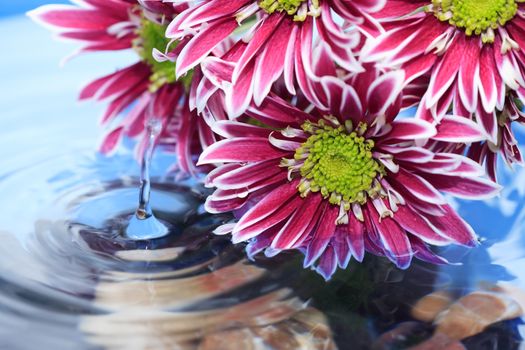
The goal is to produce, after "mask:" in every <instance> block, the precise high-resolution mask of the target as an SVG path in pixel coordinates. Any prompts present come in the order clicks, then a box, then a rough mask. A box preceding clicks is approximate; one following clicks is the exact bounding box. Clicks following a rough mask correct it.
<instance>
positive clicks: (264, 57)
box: [166, 0, 385, 116]
mask: <svg viewBox="0 0 525 350" xmlns="http://www.w3.org/2000/svg"><path fill="white" fill-rule="evenodd" d="M177 3H184V4H188V6H189V8H188V9H187V10H185V11H183V12H182V13H181V14H180V15H179V16H177V17H176V18H175V20H174V21H172V23H171V24H170V25H169V26H168V29H167V31H166V35H167V37H169V38H173V39H177V40H188V42H187V44H186V45H185V47H184V49H182V50H181V53H180V55H179V56H178V59H177V67H178V68H177V76H182V75H184V74H185V73H186V72H188V71H189V70H190V69H192V68H193V67H195V66H197V65H198V64H200V63H201V62H202V61H203V59H205V58H206V57H208V56H209V55H210V52H211V51H212V50H213V49H214V48H216V47H217V46H218V45H219V44H221V43H222V42H224V40H228V39H231V38H232V35H234V32H235V33H236V34H240V35H242V39H241V40H240V42H239V45H238V46H242V52H241V53H240V55H239V56H238V57H236V58H235V60H234V61H232V60H231V57H230V58H229V59H227V60H228V61H230V62H234V63H235V64H234V67H233V70H232V72H231V84H232V87H231V88H230V89H229V90H228V92H229V93H230V94H228V95H227V96H226V98H227V103H228V104H229V114H230V115H235V116H237V115H239V114H241V113H242V112H243V109H244V108H245V107H246V105H247V103H244V101H246V100H247V101H248V103H249V102H250V101H251V99H252V98H253V100H254V101H255V103H256V104H260V103H261V102H262V100H263V99H264V98H265V96H266V95H267V94H268V93H269V91H270V89H271V87H272V85H273V84H274V83H275V82H276V81H277V80H278V79H279V78H280V77H283V78H284V82H285V84H286V87H287V88H288V90H289V92H290V93H292V94H294V93H295V87H294V76H295V77H296V78H297V79H298V80H299V81H302V80H304V79H305V77H304V76H298V75H296V74H295V73H294V72H295V67H297V66H300V65H303V64H308V62H309V59H308V58H307V57H306V56H308V55H310V51H311V47H312V40H313V36H314V30H317V32H318V34H319V38H320V40H321V42H322V43H323V44H324V45H326V47H327V49H328V52H329V53H330V56H331V58H332V59H333V60H335V61H336V62H337V63H338V64H339V65H340V66H341V67H344V68H345V69H347V70H350V71H352V70H354V71H357V70H360V66H359V64H358V63H357V61H356V59H355V57H354V54H353V52H352V50H353V49H355V48H356V47H357V46H358V44H359V41H360V35H358V34H357V31H356V29H355V28H349V27H350V26H351V25H356V24H357V25H358V26H359V28H367V29H370V30H377V29H376V28H377V24H376V23H375V20H374V19H373V18H372V17H371V16H370V13H371V12H374V11H377V10H379V9H380V8H381V7H382V6H383V5H384V3H385V0H359V1H355V0H260V1H259V0H257V1H253V0H184V1H177ZM334 14H337V15H339V16H340V17H341V18H342V19H343V20H344V24H338V23H336V19H335V15H334ZM341 22H342V21H341ZM314 28H315V29H314ZM234 36H237V37H238V36H239V35H234ZM237 49H238V48H236V50H237ZM306 70H308V67H306Z"/></svg>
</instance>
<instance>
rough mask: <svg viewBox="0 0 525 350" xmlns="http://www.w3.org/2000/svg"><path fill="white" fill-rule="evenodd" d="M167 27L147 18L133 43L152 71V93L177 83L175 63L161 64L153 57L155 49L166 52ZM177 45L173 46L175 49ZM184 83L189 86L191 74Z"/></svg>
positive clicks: (166, 62) (168, 40) (184, 79)
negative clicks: (166, 85)
mask: <svg viewBox="0 0 525 350" xmlns="http://www.w3.org/2000/svg"><path fill="white" fill-rule="evenodd" d="M166 27H167V25H161V24H157V23H155V22H152V21H150V20H148V19H146V18H143V19H142V21H141V25H140V27H139V28H138V29H137V36H138V37H137V39H135V41H134V42H133V48H134V49H135V51H136V52H137V53H138V55H139V56H140V58H141V59H142V61H143V62H145V63H146V64H148V65H149V66H150V68H151V70H152V74H151V76H150V91H151V92H155V91H156V90H158V89H159V88H160V87H162V86H163V85H164V84H171V83H174V82H175V81H177V78H176V76H175V63H174V62H171V61H165V62H159V61H157V60H155V58H154V57H153V49H157V50H159V51H161V52H164V50H165V49H166V47H167V46H168V44H169V42H170V39H168V38H166V37H165V35H164V34H165V32H166ZM174 45H175V44H172V46H173V47H174ZM181 79H183V83H184V84H185V85H186V86H189V83H190V82H191V74H187V75H186V76H185V77H183V78H181Z"/></svg>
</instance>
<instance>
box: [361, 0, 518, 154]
mask: <svg viewBox="0 0 525 350" xmlns="http://www.w3.org/2000/svg"><path fill="white" fill-rule="evenodd" d="M377 18H380V19H381V23H382V24H383V25H384V27H385V28H386V29H387V30H386V33H384V34H382V35H380V36H379V37H378V38H377V39H376V40H373V41H370V42H369V44H368V45H367V47H366V48H365V50H364V51H365V52H364V53H363V58H364V59H366V60H383V63H382V64H384V65H386V66H389V67H391V68H395V67H400V68H402V69H404V70H405V71H406V73H407V80H408V81H411V80H413V79H415V78H417V77H420V76H422V75H427V74H428V75H429V76H430V83H429V85H428V88H427V89H426V93H425V94H424V96H423V99H422V101H421V105H420V112H419V114H420V115H424V114H431V115H432V116H433V117H434V118H436V119H437V120H439V118H440V117H441V115H443V114H444V113H447V112H448V110H449V107H450V106H451V105H452V106H453V108H454V114H455V115H461V116H465V117H468V118H474V119H475V120H476V121H477V123H479V125H480V126H482V127H483V129H484V130H485V133H486V135H487V137H488V138H489V141H490V142H492V143H493V144H497V143H498V139H499V138H500V137H501V136H500V135H498V131H499V127H498V125H499V124H498V113H497V111H502V110H503V109H504V103H505V99H506V92H507V91H516V90H518V89H522V88H524V87H525V39H524V38H525V36H524V35H523V33H524V30H525V4H524V3H523V0H446V1H445V0H426V1H423V0H418V1H412V0H398V1H388V2H387V5H386V6H385V7H384V9H383V10H382V11H380V12H378V13H377Z"/></svg>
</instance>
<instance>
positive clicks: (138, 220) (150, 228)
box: [126, 117, 169, 240]
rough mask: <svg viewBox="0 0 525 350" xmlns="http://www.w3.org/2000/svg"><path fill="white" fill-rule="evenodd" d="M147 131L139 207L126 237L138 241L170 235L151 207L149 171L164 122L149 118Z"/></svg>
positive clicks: (129, 225) (141, 172) (130, 222)
mask: <svg viewBox="0 0 525 350" xmlns="http://www.w3.org/2000/svg"><path fill="white" fill-rule="evenodd" d="M146 130H147V132H148V139H147V141H146V142H147V143H146V147H145V150H144V153H143V154H142V162H141V171H140V191H139V206H138V208H137V211H136V212H135V215H133V217H132V218H131V219H130V221H129V223H128V227H127V228H126V237H128V238H131V239H136V240H145V239H155V238H160V237H164V236H166V235H167V234H168V233H169V229H168V228H167V227H166V225H164V224H163V223H162V222H160V221H159V220H158V219H157V218H156V217H155V215H154V214H153V210H152V209H151V205H150V194H151V181H150V172H149V170H150V165H151V158H152V157H153V151H154V150H155V143H156V139H157V136H158V135H159V134H160V132H161V130H162V122H161V121H160V120H159V119H157V118H154V117H152V118H149V120H148V121H147V122H146Z"/></svg>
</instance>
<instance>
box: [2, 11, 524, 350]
mask: <svg viewBox="0 0 525 350" xmlns="http://www.w3.org/2000/svg"><path fill="white" fill-rule="evenodd" d="M0 28H1V29H0V30H1V32H2V33H3V34H5V33H10V34H11V35H3V38H4V39H3V44H2V45H4V48H5V52H9V53H10V54H8V55H7V54H4V55H1V56H0V67H3V68H2V78H3V79H2V81H1V83H0V84H2V85H1V86H0V90H1V91H0V92H1V93H0V110H1V114H0V121H1V122H2V123H1V125H2V128H1V129H0V159H1V161H0V164H1V166H0V194H1V197H0V213H1V214H2V219H1V220H0V238H1V240H0V349H9V350H17V349H31V350H32V349H35V348H38V349H59V350H60V349H155V350H158V349H214V350H216V349H392V348H395V349H403V348H409V347H410V346H413V345H416V344H420V343H422V342H424V341H428V339H430V338H432V339H433V340H432V341H433V342H434V343H433V344H434V345H431V346H433V347H430V348H440V347H441V348H442V347H444V345H443V344H446V343H447V342H449V343H451V344H452V343H453V344H455V345H456V346H459V344H461V345H460V346H464V347H467V348H469V349H513V348H516V349H518V348H520V346H521V345H520V344H521V333H522V332H523V326H522V322H521V319H520V318H519V315H520V314H521V310H519V309H517V308H520V307H522V305H525V302H524V300H525V298H524V297H523V295H525V293H522V292H521V291H522V290H523V289H524V288H525V278H524V277H525V276H524V274H525V272H524V271H525V269H524V267H525V258H524V257H525V254H524V251H525V250H524V247H525V238H524V237H525V235H524V234H525V232H524V227H523V225H525V205H524V204H525V186H524V185H523V184H524V183H525V171H523V170H522V169H519V170H517V171H515V172H514V173H510V172H509V171H505V172H503V173H502V176H503V178H504V183H506V184H507V188H506V189H505V191H504V192H503V194H502V195H501V196H500V197H499V198H496V199H493V200H491V201H489V202H485V203H468V204H467V203H464V202H457V203H456V205H457V207H458V208H459V211H460V213H461V214H462V215H463V216H464V217H465V218H467V220H468V221H469V222H470V223H471V224H472V225H473V226H474V228H475V229H476V230H477V232H478V233H479V234H480V235H481V236H482V237H483V243H482V245H481V246H480V247H479V248H478V249H475V250H471V251H466V250H463V249H445V250H444V251H443V252H442V253H443V254H445V255H446V256H447V257H449V258H450V259H451V260H452V261H455V262H462V265H451V266H445V267H437V266H432V265H428V264H424V263H420V262H415V263H414V264H413V265H412V267H411V268H410V269H409V270H407V271H400V270H398V269H396V268H395V267H393V266H392V265H391V264H390V263H389V262H388V261H386V260H385V259H381V258H376V257H373V256H367V257H366V258H365V261H364V263H363V264H358V263H355V262H351V264H350V268H349V269H348V270H347V271H340V272H338V273H337V274H336V275H335V276H334V278H333V280H332V281H331V282H329V283H325V282H324V281H323V280H322V278H321V277H320V276H318V275H316V274H315V273H314V272H311V271H306V270H303V269H302V262H301V256H300V255H298V254H293V253H288V254H282V255H281V256H278V257H276V258H274V259H267V258H264V257H258V258H257V259H256V260H255V261H248V260H247V259H246V258H245V256H244V253H243V247H242V246H233V245H232V244H231V243H230V242H229V239H228V237H219V236H214V235H213V234H212V233H211V232H212V231H213V229H214V228H215V227H216V226H217V225H219V224H221V223H224V222H227V221H229V220H231V217H229V216H228V215H221V216H211V215H209V214H206V213H205V212H204V210H203V207H202V203H203V199H204V198H205V196H206V194H207V192H206V190H205V189H203V188H202V187H201V186H199V185H198V184H197V183H196V182H192V181H177V180H176V179H175V176H174V175H170V174H167V173H166V171H167V169H168V168H169V167H170V166H171V165H172V161H173V156H172V155H171V154H170V153H169V152H158V153H157V154H155V155H154V157H153V160H152V165H151V169H150V176H151V177H150V178H151V187H152V193H151V208H150V209H151V213H152V214H154V215H155V216H156V217H157V218H158V219H159V220H160V221H161V222H162V223H163V225H165V226H166V228H167V229H168V231H169V234H168V235H167V236H163V235H160V236H163V237H159V238H156V239H148V240H136V239H128V238H126V237H125V234H124V233H125V231H126V227H127V224H128V220H129V218H130V217H133V215H134V213H135V212H136V209H137V198H138V197H139V192H138V188H139V184H140V166H139V164H138V163H137V161H136V160H135V159H134V158H133V143H132V142H129V141H126V142H125V144H124V145H122V147H121V148H120V150H119V151H118V152H117V153H116V154H114V155H112V156H111V157H104V156H101V155H100V154H97V153H96V152H95V148H96V145H97V140H98V138H99V130H98V128H97V125H96V120H97V118H98V116H99V115H100V113H101V106H96V105H92V104H77V103H75V98H76V93H77V91H78V87H79V86H80V85H81V84H82V83H84V82H86V81H88V80H89V79H90V78H92V77H94V76H97V75H100V74H103V73H108V72H110V71H112V70H113V69H114V68H115V67H117V66H119V65H124V64H126V62H129V61H130V57H128V56H127V55H126V54H124V53H122V54H116V55H113V56H112V55H109V57H110V58H109V60H108V55H92V56H91V57H82V58H79V59H77V60H76V61H72V62H71V63H70V64H68V65H67V66H66V67H65V68H63V69H59V68H58V66H57V63H56V62H58V61H59V60H60V58H61V57H63V56H65V55H66V54H67V53H68V52H69V50H70V49H71V47H67V46H66V45H63V44H62V43H54V42H51V41H50V40H49V38H48V33H47V32H45V31H43V30H41V29H40V28H38V27H37V26H36V25H34V24H32V23H30V22H29V21H28V20H26V19H24V18H13V19H7V20H2V23H1V24H0ZM20 43H31V44H30V45H21V44H20ZM35 52H38V59H35V56H34V54H35ZM108 62H109V63H108ZM6 67H9V69H6ZM480 291H483V293H481V294H480ZM435 292H438V294H437V295H439V296H444V297H443V298H441V299H439V300H445V302H444V303H445V304H446V305H445V306H444V307H443V310H441V312H440V313H439V317H438V320H437V321H436V317H437V316H436V317H434V316H432V317H430V318H428V319H425V316H424V315H423V316H422V314H421V312H420V313H418V312H415V311H414V307H415V306H416V310H419V309H418V308H421V305H422V304H421V303H422V302H421V298H423V297H425V296H427V295H429V294H431V293H435ZM439 293H441V294H439ZM472 293H474V294H472ZM476 293H477V294H476ZM472 295H474V296H475V297H483V298H485V299H482V302H483V303H484V304H485V305H489V304H488V301H487V300H489V299H487V298H489V297H491V298H492V297H495V298H496V299H495V300H496V303H495V304H494V305H495V306H494V307H491V310H495V311H494V312H499V311H500V310H499V309H498V308H497V307H496V306H501V305H503V306H501V308H502V311H501V312H500V314H497V315H496V314H494V315H492V314H491V315H488V316H487V315H485V314H483V315H482V314H481V313H480V312H478V311H479V310H478V311H476V310H474V309H476V308H475V307H473V306H472V305H473V304H472V303H471V304H469V305H470V306H468V305H467V304H468V303H467V302H466V301H465V300H466V299H461V302H459V303H458V302H457V300H458V299H460V298H462V297H463V298H465V297H466V296H469V297H470V296H472ZM520 298H521V299H520ZM471 299H472V298H471ZM425 300H427V301H425ZM469 300H470V299H469ZM490 300H492V299H490ZM490 300H489V301H490ZM424 302H426V304H424ZM454 303H456V304H454ZM483 303H482V304H483ZM423 304H424V305H423V306H425V305H426V306H425V307H426V308H427V309H424V310H426V311H428V309H429V308H430V306H429V302H428V298H427V299H423ZM500 304H501V305H500ZM451 305H452V306H451ZM454 305H455V306H454ZM458 305H459V306H458ZM476 305H478V304H476ZM476 305H474V306H476ZM490 305H492V304H490ZM516 305H517V306H516ZM478 306H479V305H478ZM454 307H455V308H454ZM458 308H459V309H460V310H463V309H464V310H466V311H465V312H463V314H461V315H463V316H464V315H470V316H469V317H471V318H470V319H469V322H470V323H469V324H474V323H475V322H474V321H480V320H481V321H482V320H485V319H486V320H487V321H486V324H484V326H483V327H481V328H482V329H484V331H482V330H481V329H480V330H479V331H477V332H475V334H474V333H472V330H471V329H470V330H469V329H467V330H460V331H459V332H460V333H461V332H462V333H461V334H459V335H457V334H456V337H457V338H462V342H461V343H454V339H450V337H452V335H451V334H450V333H447V334H448V335H449V336H450V337H449V338H446V339H444V338H443V337H442V336H436V335H435V332H436V329H438V331H441V332H442V333H443V332H445V330H444V329H445V328H444V327H445V326H439V324H443V322H444V321H439V319H441V320H442V319H446V317H449V319H450V318H451V316H450V315H454V313H453V312H452V311H454V310H457V309H458ZM462 308H463V309H462ZM450 310H452V311H450ZM447 315H448V316H447ZM482 316H483V317H482ZM458 317H459V316H458ZM454 320H456V321H457V318H456V319H454V318H453V317H452V321H454ZM452 321H450V322H452ZM440 322H441V323H440ZM436 324H438V326H436ZM440 327H441V328H440ZM469 331H470V333H469ZM445 333H446V332H445ZM471 333H472V334H471ZM436 342H437V343H436ZM232 344H234V345H232ZM427 344H428V343H427ZM436 344H440V345H436ZM427 348H428V347H427Z"/></svg>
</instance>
